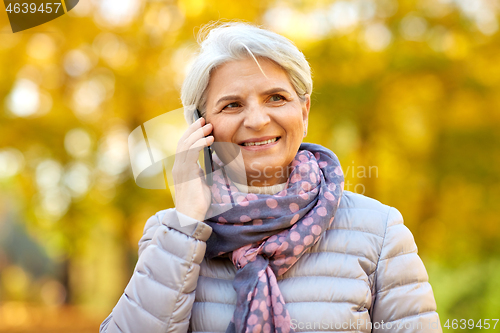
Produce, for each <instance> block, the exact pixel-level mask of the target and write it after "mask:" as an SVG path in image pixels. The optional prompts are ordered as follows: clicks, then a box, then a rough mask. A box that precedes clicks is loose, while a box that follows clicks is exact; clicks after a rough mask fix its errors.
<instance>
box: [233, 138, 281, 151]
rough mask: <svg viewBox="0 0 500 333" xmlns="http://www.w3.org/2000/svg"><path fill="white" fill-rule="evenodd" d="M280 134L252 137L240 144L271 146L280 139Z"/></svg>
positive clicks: (245, 145) (257, 146)
mask: <svg viewBox="0 0 500 333" xmlns="http://www.w3.org/2000/svg"><path fill="white" fill-rule="evenodd" d="M280 138H281V137H280V136H277V137H274V138H258V139H250V140H247V141H245V142H243V143H240V146H243V147H248V148H253V149H257V148H267V147H270V146H274V145H275V144H276V143H277V142H278V141H279V139H280Z"/></svg>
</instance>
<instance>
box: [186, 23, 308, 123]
mask: <svg viewBox="0 0 500 333" xmlns="http://www.w3.org/2000/svg"><path fill="white" fill-rule="evenodd" d="M198 44H199V45H200V50H199V52H198V55H197V56H196V58H195V60H194V63H193V65H192V66H191V68H190V70H189V72H188V74H187V76H186V78H185V79H184V83H183V84H182V88H181V100H182V104H183V105H184V117H185V118H186V121H187V122H188V124H191V123H192V122H193V112H194V111H195V109H198V110H200V112H201V114H202V115H203V116H204V115H205V108H206V102H207V96H206V90H207V87H208V83H209V81H210V74H211V73H212V71H213V70H214V69H215V68H217V67H218V66H220V65H222V64H224V63H226V62H228V61H231V60H241V59H244V58H247V57H248V56H249V55H251V56H252V58H254V60H255V61H257V59H256V57H265V58H268V59H270V60H272V61H274V62H275V63H277V64H278V65H279V66H281V67H282V68H283V69H284V70H285V72H286V73H287V75H288V77H289V79H290V82H291V84H292V86H293V87H294V89H295V92H296V93H297V95H298V96H299V97H300V98H301V99H303V100H304V98H305V95H306V94H311V92H312V78H311V68H310V66H309V63H308V62H307V60H306V58H305V56H304V54H303V53H302V52H301V51H299V49H298V48H297V47H296V46H295V45H294V44H293V42H292V41H290V40H289V39H288V38H286V37H283V36H281V35H279V34H277V33H274V32H272V31H269V30H266V29H262V28H259V27H257V26H254V25H251V24H248V23H243V22H229V23H222V24H221V23H218V22H215V23H211V24H210V23H209V24H208V25H206V26H204V27H202V28H201V30H200V32H199V34H198ZM257 64H258V62H257ZM259 68H260V65H259Z"/></svg>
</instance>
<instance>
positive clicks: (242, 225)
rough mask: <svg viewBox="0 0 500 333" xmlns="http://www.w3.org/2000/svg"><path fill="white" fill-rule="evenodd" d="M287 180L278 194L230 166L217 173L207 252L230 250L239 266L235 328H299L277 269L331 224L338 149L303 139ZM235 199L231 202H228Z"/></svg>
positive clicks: (338, 181) (337, 190) (338, 190)
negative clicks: (245, 182) (245, 189)
mask: <svg viewBox="0 0 500 333" xmlns="http://www.w3.org/2000/svg"><path fill="white" fill-rule="evenodd" d="M291 166H292V167H293V169H292V171H291V173H290V176H289V178H288V181H287V184H286V188H285V189H284V190H282V191H281V192H279V193H277V194H275V195H267V194H253V193H241V192H238V189H237V188H236V187H235V186H234V184H233V183H232V182H231V180H229V179H228V178H227V177H226V176H225V175H224V174H223V171H222V169H219V170H217V171H216V172H215V173H214V178H213V179H214V184H213V186H212V188H211V190H212V204H211V206H210V210H209V214H210V216H212V215H213V214H214V213H217V212H218V211H221V212H222V213H220V214H219V215H215V216H214V217H212V218H210V219H207V220H206V221H205V222H206V223H208V224H209V225H210V226H211V227H212V228H213V233H212V235H211V237H210V238H209V240H208V241H207V252H206V256H207V258H213V257H216V256H220V255H223V254H226V253H229V254H230V256H231V257H232V261H233V263H234V265H235V266H236V268H237V269H238V271H237V273H236V276H235V279H234V281H233V287H234V289H235V290H236V293H237V303H236V310H235V312H234V315H233V318H232V319H231V322H230V324H229V326H228V328H227V330H226V332H227V333H233V332H235V333H246V332H284V333H286V332H293V329H292V328H291V327H290V324H291V318H290V315H289V313H288V310H287V309H286V305H285V300H284V299H283V296H282V294H281V292H280V289H279V287H278V283H277V280H276V276H280V275H283V274H284V273H285V272H286V271H287V270H288V269H290V267H291V266H292V265H293V264H294V263H296V262H297V260H299V258H300V257H301V256H302V255H303V254H304V253H305V252H306V251H307V250H308V249H309V248H311V247H312V246H313V245H314V244H315V243H316V242H317V241H318V240H319V238H320V236H321V234H322V233H323V232H324V231H325V230H327V229H328V228H329V227H330V225H331V223H332V221H333V219H334V217H335V212H336V211H337V208H338V206H339V203H340V198H341V196H342V192H343V189H344V176H343V172H342V168H341V167H340V163H339V160H338V158H337V156H336V155H335V154H334V153H333V152H332V151H330V150H328V149H326V148H324V147H322V146H320V145H315V144H311V143H303V144H302V145H301V146H300V148H299V151H298V153H297V155H296V156H295V159H294V160H293V162H292V164H291ZM227 205H230V207H231V209H229V210H227V208H228V206H227Z"/></svg>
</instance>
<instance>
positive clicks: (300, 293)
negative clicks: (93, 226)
mask: <svg viewBox="0 0 500 333" xmlns="http://www.w3.org/2000/svg"><path fill="white" fill-rule="evenodd" d="M179 219H181V221H182V220H183V219H184V220H185V219H190V218H189V217H187V216H185V215H183V214H180V213H177V212H176V211H175V209H167V210H163V211H160V212H158V213H157V214H156V215H154V216H152V217H151V218H150V219H149V220H148V221H147V223H146V226H145V228H144V235H143V237H142V238H141V240H140V242H139V260H138V262H137V265H136V268H135V270H134V273H133V276H132V278H131V280H130V282H129V283H128V285H127V287H126V288H125V292H124V293H123V295H122V296H121V298H120V299H119V301H118V303H117V304H116V306H115V307H114V309H113V311H112V313H111V314H110V315H109V316H108V318H106V319H105V320H104V322H103V323H102V324H101V328H100V332H101V333H104V332H106V333H116V332H123V333H125V332H130V333H132V332H133V333H156V332H225V331H226V328H227V326H228V323H229V321H230V320H231V317H232V315H233V312H234V309H235V304H236V292H235V291H234V289H233V287H232V281H233V279H234V276H235V273H236V268H235V267H234V265H233V264H232V262H231V261H230V260H229V259H228V258H224V257H223V258H217V259H212V260H206V259H205V258H204V254H205V249H206V243H205V241H206V240H207V239H208V238H209V236H210V234H211V232H212V230H211V228H210V226H208V225H207V224H205V223H203V222H199V221H194V220H193V221H192V222H193V223H192V224H189V225H187V226H186V223H181V222H179ZM182 222H186V221H182ZM278 285H279V288H280V290H281V292H282V295H283V297H284V299H285V302H286V307H287V309H288V311H289V312H290V316H291V318H292V323H291V325H292V328H293V329H294V330H295V331H296V332H377V333H379V332H407V333H410V332H432V333H441V332H442V330H441V325H440V322H439V317H438V314H437V313H436V302H435V300H434V296H433V292H432V288H431V286H430V284H429V282H428V276H427V273H426V270H425V267H424V265H423V263H422V261H421V259H420V257H419V256H418V255H417V246H416V245H415V241H414V239H413V236H412V234H411V232H410V231H409V230H408V228H407V227H406V226H405V225H404V224H403V217H402V216H401V214H400V212H399V211H398V210H397V209H395V208H393V207H389V206H386V205H383V204H381V203H380V202H379V201H377V200H374V199H371V198H368V197H366V196H363V195H360V194H355V193H352V192H349V191H344V194H343V196H342V198H341V201H340V206H339V209H338V210H337V213H336V215H335V219H334V220H333V223H332V225H331V227H330V229H328V230H326V231H325V232H324V233H323V235H322V236H321V238H320V240H319V241H318V242H317V243H316V244H315V245H314V246H313V247H312V248H310V249H309V251H307V252H306V253H305V254H304V255H303V256H302V257H301V258H300V259H299V260H298V261H297V263H296V264H295V265H294V266H292V267H291V268H290V269H289V270H288V271H287V272H286V273H285V274H284V275H282V276H279V277H278Z"/></svg>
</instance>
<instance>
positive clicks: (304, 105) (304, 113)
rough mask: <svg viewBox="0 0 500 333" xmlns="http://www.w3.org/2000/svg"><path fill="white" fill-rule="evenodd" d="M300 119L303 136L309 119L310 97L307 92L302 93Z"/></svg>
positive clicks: (305, 133)
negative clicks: (302, 125) (302, 126)
mask: <svg viewBox="0 0 500 333" xmlns="http://www.w3.org/2000/svg"><path fill="white" fill-rule="evenodd" d="M301 104H302V121H303V122H304V136H306V135H307V124H308V123H307V122H308V120H309V109H310V108H311V97H310V95H309V94H305V95H304V100H303V101H302V103H301Z"/></svg>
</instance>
